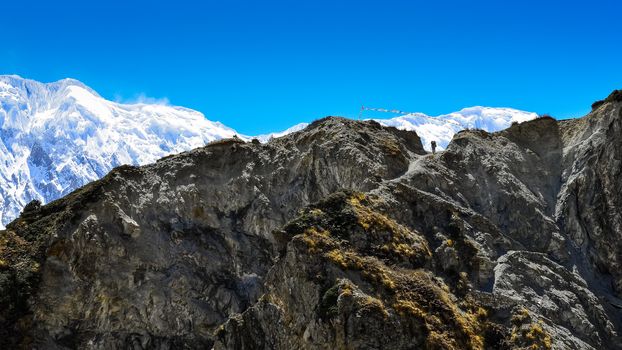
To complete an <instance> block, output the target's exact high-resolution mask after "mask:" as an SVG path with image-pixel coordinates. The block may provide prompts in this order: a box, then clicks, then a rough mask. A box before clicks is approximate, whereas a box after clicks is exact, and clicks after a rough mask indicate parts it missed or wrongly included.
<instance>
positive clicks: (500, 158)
mask: <svg viewBox="0 0 622 350" xmlns="http://www.w3.org/2000/svg"><path fill="white" fill-rule="evenodd" d="M612 96H613V97H610V98H607V99H606V100H604V102H603V103H601V104H599V105H598V106H595V109H594V110H593V111H592V113H590V114H589V115H588V116H586V117H584V118H582V119H577V120H567V121H556V120H554V119H552V118H549V117H543V118H538V119H536V120H533V121H529V122H525V123H522V124H516V125H512V126H511V127H510V128H508V129H506V130H503V131H501V132H497V133H487V132H484V131H479V130H469V131H463V132H461V133H458V134H457V135H456V136H455V137H454V139H453V141H452V142H451V143H450V144H449V146H448V147H447V149H446V150H445V151H443V152H437V154H434V155H431V154H426V153H425V151H424V150H423V148H422V146H421V142H420V139H419V137H418V136H417V135H416V134H415V133H413V132H406V131H399V130H397V129H394V128H385V127H382V126H380V125H379V124H378V123H375V122H371V121H366V122H355V121H351V120H346V119H342V118H326V119H322V120H319V121H316V122H314V123H312V124H311V125H309V126H308V127H307V128H306V129H304V130H302V131H300V132H297V133H294V134H291V135H288V136H285V137H282V138H278V139H274V140H272V141H271V142H269V143H268V144H258V143H256V142H255V143H254V142H250V143H245V142H242V141H241V140H237V139H232V140H224V141H221V142H216V143H213V144H210V145H208V146H206V147H203V148H199V149H196V150H194V151H191V152H186V153H182V154H179V155H176V156H171V157H167V158H164V159H162V160H160V161H158V162H157V163H155V164H152V165H149V166H145V167H140V168H135V167H121V168H117V169H115V170H114V171H112V172H111V173H110V174H108V175H107V176H106V177H105V178H103V179H102V180H101V181H97V182H94V183H91V184H89V185H87V186H85V187H84V188H82V189H80V190H77V191H76V192H74V193H72V194H70V195H68V196H67V197H65V198H62V199H60V200H58V201H56V202H52V203H50V204H48V205H45V206H42V207H40V208H35V207H34V206H33V208H31V209H32V210H30V209H29V210H27V211H25V212H24V214H23V215H22V216H21V217H20V218H19V219H17V220H15V221H14V222H12V223H11V224H10V225H8V227H7V230H6V231H2V232H1V233H0V237H1V240H0V248H1V249H0V295H2V297H1V298H0V307H1V308H0V309H1V310H5V311H3V312H2V314H1V315H0V326H1V328H0V329H2V331H0V332H2V333H0V342H1V343H2V344H1V345H3V346H4V347H23V348H31V347H38V348H91V349H109V348H144V349H165V348H206V347H211V346H214V347H215V348H217V349H256V348H263V349H290V348H303V349H315V348H326V349H329V348H330V349H332V348H357V349H358V348H362V349H380V348H395V349H409V348H430V349H468V348H471V349H483V348H489V349H536V348H544V349H546V348H552V349H592V348H593V349H622V345H621V344H622V340H621V339H620V336H619V335H620V332H621V331H622V302H621V301H620V297H621V296H622V272H621V271H622V266H621V265H622V243H621V242H622V237H621V232H622V217H621V215H620V211H619V210H618V208H620V207H622V191H621V190H620V189H621V188H622V183H620V181H622V180H620V179H621V177H620V171H621V169H622V168H621V165H622V163H621V162H622V136H621V135H622V133H621V131H622V103H620V101H619V100H618V97H616V96H618V95H617V94H612Z"/></svg>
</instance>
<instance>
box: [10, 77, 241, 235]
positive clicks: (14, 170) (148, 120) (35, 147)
mask: <svg viewBox="0 0 622 350" xmlns="http://www.w3.org/2000/svg"><path fill="white" fill-rule="evenodd" d="M234 134H236V132H235V130H233V129H231V128H228V127H226V126H224V125H223V124H221V123H218V122H212V121H209V120H207V119H206V118H205V116H204V115H203V114H201V113H199V112H197V111H193V110H191V109H187V108H181V107H173V106H165V105H156V104H144V103H141V104H121V103H116V102H112V101H108V100H106V99H104V98H102V97H101V96H100V95H99V94H97V93H96V92H95V91H94V90H93V89H91V88H89V87H88V86H86V85H84V84H83V83H81V82H79V81H77V80H75V79H63V80H59V81H56V82H53V83H40V82H37V81H34V80H30V79H24V78H21V77H19V76H16V75H3V76H0V228H1V227H2V226H3V225H5V224H7V223H8V222H9V221H10V220H12V219H13V218H15V217H16V216H17V215H18V214H19V212H20V210H21V208H23V206H24V205H25V204H27V203H28V202H29V201H31V200H33V199H38V200H40V201H42V202H44V203H45V202H48V201H50V200H53V199H56V198H59V197H61V196H63V195H65V194H67V193H68V192H70V191H72V190H74V189H76V188H77V187H79V186H82V185H84V184H86V183H88V182H90V181H93V180H96V179H98V178H100V177H102V176H103V175H105V174H106V173H107V172H108V171H110V170H111V169H112V168H113V167H116V166H118V165H121V164H135V165H138V164H145V163H150V162H154V161H155V160H157V159H159V158H161V157H164V156H166V155H169V154H172V153H179V152H182V151H185V150H189V149H192V148H196V147H200V146H203V145H205V144H206V143H208V142H210V141H213V140H216V139H220V138H223V137H232V136H233V135H234Z"/></svg>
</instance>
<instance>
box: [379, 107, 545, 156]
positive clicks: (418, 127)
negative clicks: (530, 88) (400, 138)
mask: <svg viewBox="0 0 622 350" xmlns="http://www.w3.org/2000/svg"><path fill="white" fill-rule="evenodd" d="M537 117H538V115H537V114H536V113H532V112H525V111H520V110H517V109H512V108H494V107H482V106H475V107H469V108H464V109H462V110H460V111H458V112H453V113H449V114H443V115H439V116H436V117H430V116H428V115H426V114H423V113H412V114H406V115H403V116H399V117H395V118H391V119H375V120H376V121H378V122H379V123H381V124H383V125H386V126H394V127H396V128H398V129H403V130H411V131H415V132H417V134H418V135H419V137H421V142H422V143H423V146H424V148H425V149H426V150H430V142H431V141H436V143H437V145H438V149H440V150H443V149H445V148H446V147H447V145H448V144H449V141H451V139H452V138H453V136H454V134H456V133H457V132H458V131H460V130H464V129H482V130H486V131H488V132H494V131H499V130H503V129H505V128H507V127H509V126H510V125H512V123H513V122H518V123H522V122H524V121H527V120H531V119H534V118H537Z"/></svg>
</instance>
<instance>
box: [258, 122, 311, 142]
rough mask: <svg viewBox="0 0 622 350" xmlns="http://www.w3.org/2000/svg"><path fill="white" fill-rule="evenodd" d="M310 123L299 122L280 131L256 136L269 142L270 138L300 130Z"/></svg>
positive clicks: (262, 140)
mask: <svg viewBox="0 0 622 350" xmlns="http://www.w3.org/2000/svg"><path fill="white" fill-rule="evenodd" d="M308 125H309V123H298V124H296V125H294V126H292V127H289V128H287V129H285V130H283V131H279V132H271V133H269V134H263V135H257V136H255V137H254V138H256V139H258V140H259V141H261V142H268V141H270V139H274V138H277V137H281V136H285V135H287V134H291V133H293V132H296V131H300V130H302V129H304V128H306V127H307V126H308Z"/></svg>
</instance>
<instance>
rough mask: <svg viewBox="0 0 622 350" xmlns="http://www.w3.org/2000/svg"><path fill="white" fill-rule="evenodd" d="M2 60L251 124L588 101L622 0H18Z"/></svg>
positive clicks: (595, 95) (104, 90)
mask: <svg viewBox="0 0 622 350" xmlns="http://www.w3.org/2000/svg"><path fill="white" fill-rule="evenodd" d="M0 13H2V20H1V22H0V23H1V28H2V41H1V43H0V73H1V74H19V75H21V76H23V77H27V78H32V79H36V80H40V81H45V82H49V81H55V80H58V79H61V78H65V77H72V78H76V79H79V80H81V81H83V82H84V83H85V84H87V85H89V86H91V87H92V88H94V89H95V90H97V91H98V92H99V93H100V94H101V95H102V96H104V97H106V98H109V99H120V100H124V101H131V100H133V99H136V98H137V97H138V96H141V95H146V96H149V97H152V98H158V99H163V98H166V99H168V100H169V101H170V103H172V104H175V105H181V106H185V107H189V108H193V109H197V110H199V111H201V112H203V113H204V114H205V115H206V116H207V118H209V119H212V120H220V121H222V122H223V123H225V124H227V125H229V126H231V127H233V128H235V129H237V130H238V131H240V132H242V133H245V134H256V133H262V132H266V131H271V130H277V129H284V128H286V127H288V126H290V125H292V124H295V123H297V122H300V121H310V120H313V119H316V118H319V117H322V116H325V115H342V116H347V117H355V116H356V115H357V112H358V108H359V106H360V105H361V104H363V103H364V104H365V105H369V106H376V107H387V108H399V109H403V110H409V111H421V112H424V113H428V114H431V115H436V114H441V113H446V112H451V111H454V110H458V109H460V108H463V107H467V106H473V105H486V106H507V107H514V108H519V109H525V110H530V111H535V112H539V113H550V114H553V115H554V116H556V117H558V118H563V117H572V116H578V115H582V114H584V113H586V112H588V111H589V107H590V104H591V103H592V102H593V101H594V100H596V99H601V98H604V97H605V96H606V95H607V94H608V93H609V92H610V91H611V90H613V89H614V88H622V64H621V63H620V62H622V25H621V24H620V23H621V19H622V17H621V13H622V5H621V4H620V1H612V0H610V1H583V2H575V1H406V0H405V1H390V0H385V1H365V0H358V1H339V0H332V1H323V0H315V1H252V2H251V1H241V0H221V1H186V0H176V1H79V2H78V1H75V2H74V1H46V2H43V1H40V2H39V1H11V4H6V2H2V4H1V5H0Z"/></svg>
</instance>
